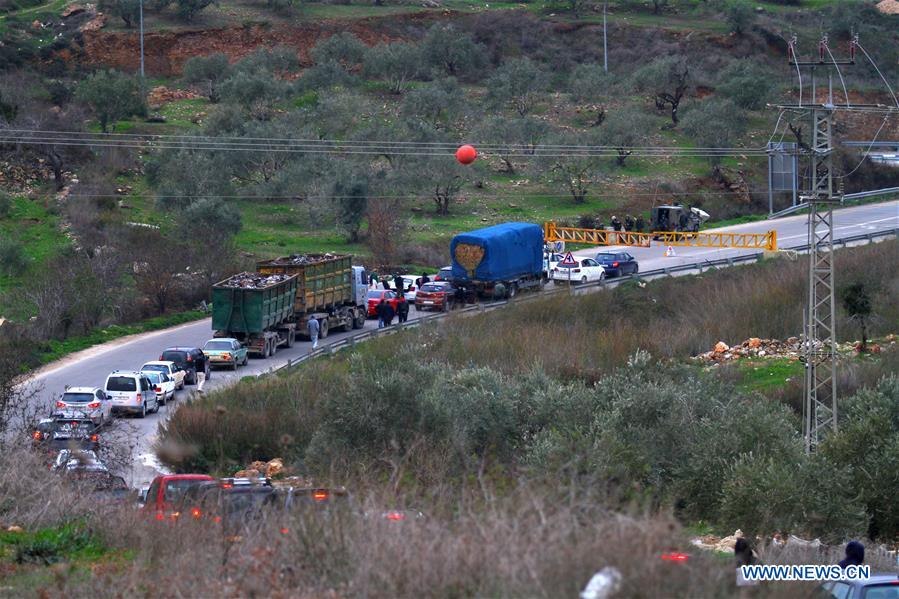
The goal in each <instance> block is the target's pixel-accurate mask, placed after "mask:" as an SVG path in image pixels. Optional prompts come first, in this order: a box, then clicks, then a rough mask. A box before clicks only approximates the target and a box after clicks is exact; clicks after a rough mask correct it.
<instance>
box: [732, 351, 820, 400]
mask: <svg viewBox="0 0 899 599" xmlns="http://www.w3.org/2000/svg"><path fill="white" fill-rule="evenodd" d="M736 365H737V368H738V369H739V371H740V374H741V375H742V376H741V380H740V382H739V383H738V384H737V387H738V388H739V389H741V390H743V391H758V392H759V393H767V392H770V391H772V390H774V389H776V388H778V387H781V386H783V385H785V384H786V383H787V379H791V380H792V379H795V378H796V377H800V376H802V375H803V372H805V369H804V366H803V364H802V362H800V361H798V360H790V359H789V358H768V359H763V358H760V359H757V360H756V359H745V360H739V361H737V362H736Z"/></svg>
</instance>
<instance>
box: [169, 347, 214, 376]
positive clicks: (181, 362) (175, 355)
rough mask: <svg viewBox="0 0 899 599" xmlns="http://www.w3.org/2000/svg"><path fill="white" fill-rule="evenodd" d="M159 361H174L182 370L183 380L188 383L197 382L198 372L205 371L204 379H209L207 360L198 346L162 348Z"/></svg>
mask: <svg viewBox="0 0 899 599" xmlns="http://www.w3.org/2000/svg"><path fill="white" fill-rule="evenodd" d="M159 361H161V362H163V361H164V362H174V363H175V364H176V365H177V366H178V368H179V369H181V370H183V371H184V382H185V383H186V384H188V385H196V384H197V373H198V372H205V373H206V380H207V381H208V380H209V379H210V375H211V373H210V369H209V360H207V359H206V354H204V353H203V350H201V349H200V348H198V347H170V348H168V349H165V350H163V352H162V354H161V355H160V356H159Z"/></svg>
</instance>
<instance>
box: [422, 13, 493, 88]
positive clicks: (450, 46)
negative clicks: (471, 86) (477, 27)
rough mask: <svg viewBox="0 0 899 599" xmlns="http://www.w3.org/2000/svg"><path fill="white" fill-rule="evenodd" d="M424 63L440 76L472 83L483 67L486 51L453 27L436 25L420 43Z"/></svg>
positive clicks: (450, 25)
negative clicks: (468, 80)
mask: <svg viewBox="0 0 899 599" xmlns="http://www.w3.org/2000/svg"><path fill="white" fill-rule="evenodd" d="M421 50H422V54H423V56H424V60H425V62H426V64H427V65H428V66H430V67H431V68H432V69H433V70H434V71H435V72H436V73H437V74H438V75H444V76H445V75H449V76H450V77H459V78H465V79H470V78H472V77H474V76H475V75H476V73H477V72H478V71H479V70H480V69H481V68H482V67H483V65H484V63H485V58H486V51H485V49H484V47H483V46H481V45H479V44H476V43H475V42H474V41H473V40H472V39H471V36H469V35H468V34H466V33H463V32H461V31H459V29H458V28H457V27H456V26H455V25H452V24H449V25H446V24H442V23H437V24H435V25H433V26H432V27H431V28H430V29H429V30H428V32H427V33H426V34H425V37H424V39H423V40H422V41H421Z"/></svg>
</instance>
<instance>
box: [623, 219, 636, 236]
mask: <svg viewBox="0 0 899 599" xmlns="http://www.w3.org/2000/svg"><path fill="white" fill-rule="evenodd" d="M624 230H625V231H627V232H628V233H630V232H631V231H633V230H634V217H633V216H631V215H630V214H628V215H627V216H625V217H624Z"/></svg>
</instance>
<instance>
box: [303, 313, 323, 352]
mask: <svg viewBox="0 0 899 599" xmlns="http://www.w3.org/2000/svg"><path fill="white" fill-rule="evenodd" d="M306 326H307V327H308V328H309V339H310V340H311V341H312V349H315V348H317V347H318V333H319V331H320V330H321V325H320V324H318V319H317V318H310V319H309V321H308V322H307V323H306Z"/></svg>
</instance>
